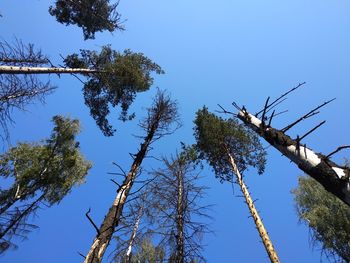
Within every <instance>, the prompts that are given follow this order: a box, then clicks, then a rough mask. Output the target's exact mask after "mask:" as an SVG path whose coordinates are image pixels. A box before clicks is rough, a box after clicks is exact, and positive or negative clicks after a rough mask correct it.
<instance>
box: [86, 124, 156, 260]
mask: <svg viewBox="0 0 350 263" xmlns="http://www.w3.org/2000/svg"><path fill="white" fill-rule="evenodd" d="M157 127H158V123H156V124H154V125H152V127H151V129H150V132H149V133H148V135H147V137H146V138H145V140H144V143H143V144H142V145H141V149H140V150H139V152H138V153H137V154H136V157H135V159H134V162H133V164H132V166H131V168H130V171H129V173H128V174H127V176H126V178H125V179H124V182H123V183H122V185H121V186H120V187H119V189H118V191H117V196H116V198H115V199H114V202H113V204H112V206H111V207H110V209H109V211H108V213H107V215H106V217H105V218H104V220H103V223H102V225H101V227H100V229H99V233H97V235H96V238H95V240H94V242H93V244H92V246H91V248H90V251H89V252H88V254H87V256H86V258H85V261H84V263H100V262H101V261H102V258H103V255H104V253H105V251H106V249H107V246H108V244H109V242H110V240H111V238H112V235H113V233H114V231H115V228H116V227H117V226H118V224H119V218H120V216H121V214H122V211H123V206H124V204H125V202H126V199H127V197H128V194H129V192H130V190H131V187H132V185H133V183H134V180H135V177H136V174H137V172H138V170H139V168H140V165H141V163H142V161H143V159H144V157H145V156H146V153H147V150H148V147H149V145H150V144H151V142H152V139H153V136H154V134H155V131H156V130H157Z"/></svg>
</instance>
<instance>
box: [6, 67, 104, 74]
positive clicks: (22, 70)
mask: <svg viewBox="0 0 350 263" xmlns="http://www.w3.org/2000/svg"><path fill="white" fill-rule="evenodd" d="M98 72H99V71H98V70H94V69H88V68H54V67H18V66H0V74H50V73H52V74H64V73H68V74H85V75H87V74H91V73H98Z"/></svg>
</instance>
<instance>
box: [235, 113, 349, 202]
mask: <svg viewBox="0 0 350 263" xmlns="http://www.w3.org/2000/svg"><path fill="white" fill-rule="evenodd" d="M238 118H239V119H240V120H242V121H243V122H244V123H245V124H246V125H247V126H248V127H249V128H251V129H252V130H254V131H255V132H256V133H257V134H258V135H259V136H261V137H263V138H264V139H265V140H266V141H267V142H268V143H270V144H271V145H272V146H274V147H275V148H276V149H277V150H279V151H280V152H281V153H282V154H283V155H285V156H286V157H287V158H288V159H290V160H291V161H292V162H294V163H295V164H296V165H298V167H299V168H300V169H301V170H303V171H304V172H305V173H307V174H309V175H310V176H312V177H313V178H315V179H316V180H317V181H318V182H319V183H321V184H322V185H323V187H324V188H325V189H326V190H327V191H329V192H331V193H333V194H335V195H336V196H337V197H339V198H340V199H341V200H342V201H343V202H345V203H346V204H347V205H349V206H350V182H349V175H350V170H349V169H348V168H344V167H341V166H339V165H337V164H335V163H334V162H332V161H330V160H329V159H328V158H326V156H324V155H322V154H319V153H315V152H314V151H313V150H311V149H310V148H308V147H306V145H301V144H300V143H298V142H297V141H296V140H293V139H291V138H290V137H289V136H288V135H286V134H284V133H283V132H282V131H279V130H277V129H274V128H272V127H269V126H266V125H264V124H263V123H262V121H261V120H260V119H258V118H257V117H255V116H254V115H252V114H250V113H248V112H247V111H245V110H241V111H240V112H239V113H238Z"/></svg>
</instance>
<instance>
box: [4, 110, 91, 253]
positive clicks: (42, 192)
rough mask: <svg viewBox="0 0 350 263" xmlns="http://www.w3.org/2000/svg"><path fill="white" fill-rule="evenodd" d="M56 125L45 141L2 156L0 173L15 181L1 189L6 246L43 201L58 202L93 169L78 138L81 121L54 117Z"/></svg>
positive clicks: (19, 233) (6, 178)
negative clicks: (80, 149) (81, 150)
mask: <svg viewBox="0 0 350 263" xmlns="http://www.w3.org/2000/svg"><path fill="white" fill-rule="evenodd" d="M53 122H54V123H55V127H54V129H53V132H52V134H51V137H50V138H49V139H46V140H45V141H44V142H43V143H36V144H33V143H32V144H31V143H20V144H19V145H18V146H16V147H13V148H11V149H9V150H8V151H7V152H6V153H4V154H2V155H1V156H0V176H1V177H2V178H3V179H4V180H7V181H10V182H11V181H13V183H12V184H11V185H10V186H9V187H8V188H7V189H4V188H2V189H0V218H1V220H0V239H1V241H2V247H3V248H7V247H8V245H9V244H10V242H11V239H12V238H13V237H14V236H18V235H22V234H23V233H24V234H25V231H26V229H25V228H26V225H27V219H28V218H29V217H30V215H33V213H35V211H36V210H37V209H38V208H39V207H40V205H41V204H45V205H46V206H52V205H54V204H58V203H59V202H60V201H61V200H62V199H63V198H64V197H65V196H66V195H67V194H68V193H69V192H70V191H71V189H72V187H73V186H75V185H78V184H80V183H82V182H83V181H84V178H85V176H86V174H87V172H88V170H89V169H90V168H91V164H90V162H88V161H87V160H85V159H84V157H83V156H82V155H81V153H80V151H79V143H78V142H77V141H76V140H75V137H76V135H77V134H78V132H79V121H78V120H70V119H68V118H65V117H62V116H55V117H54V118H53Z"/></svg>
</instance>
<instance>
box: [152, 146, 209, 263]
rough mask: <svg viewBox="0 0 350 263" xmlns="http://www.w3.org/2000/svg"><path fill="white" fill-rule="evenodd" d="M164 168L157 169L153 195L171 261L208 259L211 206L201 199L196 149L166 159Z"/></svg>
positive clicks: (184, 147) (202, 188)
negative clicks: (206, 244) (206, 246)
mask: <svg viewBox="0 0 350 263" xmlns="http://www.w3.org/2000/svg"><path fill="white" fill-rule="evenodd" d="M162 163H163V166H164V168H161V169H158V170H156V171H154V172H153V174H154V176H155V178H156V179H155V180H154V181H153V183H152V186H151V187H150V188H151V193H152V195H151V198H152V199H153V200H156V201H155V202H156V207H155V212H156V214H157V215H158V216H157V218H156V224H157V225H158V227H156V229H158V230H157V231H158V233H160V237H159V238H160V240H162V242H161V244H162V247H165V248H167V249H166V252H167V258H168V259H169V262H173V263H183V262H192V261H205V260H204V257H203V255H202V250H203V246H202V238H203V235H204V234H205V233H208V232H210V230H209V227H208V219H210V216H209V215H208V209H209V206H208V205H203V203H202V202H201V201H202V199H203V197H204V195H205V190H206V189H207V188H206V187H204V186H201V185H199V182H198V180H199V179H200V170H201V169H199V168H198V166H201V165H200V164H199V162H198V159H197V153H196V151H195V149H194V148H192V147H188V146H185V145H183V151H182V152H180V153H177V154H176V155H175V156H173V157H171V158H165V157H164V158H163V160H162Z"/></svg>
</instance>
